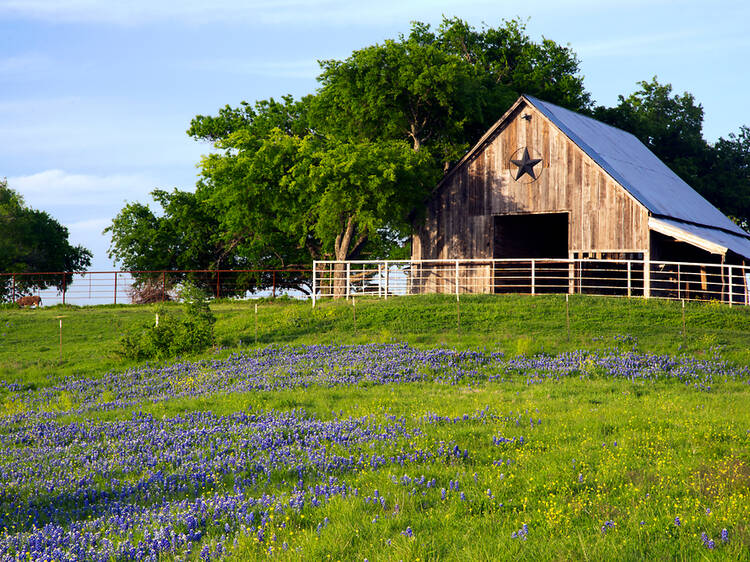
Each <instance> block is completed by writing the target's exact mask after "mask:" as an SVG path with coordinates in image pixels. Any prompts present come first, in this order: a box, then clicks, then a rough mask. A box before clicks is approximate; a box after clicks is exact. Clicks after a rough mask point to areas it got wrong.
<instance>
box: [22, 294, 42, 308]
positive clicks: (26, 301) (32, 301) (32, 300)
mask: <svg viewBox="0 0 750 562" xmlns="http://www.w3.org/2000/svg"><path fill="white" fill-rule="evenodd" d="M16 304H17V305H18V306H21V307H23V306H32V305H33V306H37V307H38V306H41V304H42V297H40V296H39V295H27V296H25V297H21V298H20V299H18V300H17V301H16Z"/></svg>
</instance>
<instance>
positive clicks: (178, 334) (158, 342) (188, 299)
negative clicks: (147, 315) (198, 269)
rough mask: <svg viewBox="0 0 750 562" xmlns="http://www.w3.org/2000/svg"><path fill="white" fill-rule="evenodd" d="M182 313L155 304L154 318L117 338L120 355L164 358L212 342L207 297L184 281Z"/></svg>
mask: <svg viewBox="0 0 750 562" xmlns="http://www.w3.org/2000/svg"><path fill="white" fill-rule="evenodd" d="M180 298H181V299H182V301H183V303H184V304H183V311H182V314H181V315H175V314H173V313H172V312H171V311H170V310H169V309H168V308H167V307H165V306H163V305H160V306H157V307H156V318H157V321H155V322H154V324H153V325H151V326H143V327H142V328H141V330H139V331H135V332H131V333H129V334H126V335H125V336H123V338H122V339H121V340H120V351H119V353H120V355H122V356H123V357H127V358H129V359H165V358H167V357H174V356H175V355H178V354H182V353H196V352H199V351H202V350H204V349H206V348H207V347H209V346H211V345H213V343H214V323H215V322H216V318H215V317H214V315H213V313H212V312H211V309H210V308H209V306H208V299H207V297H206V295H205V293H203V292H202V291H201V290H200V289H198V288H197V287H195V286H193V285H185V286H184V287H183V288H182V291H181V292H180Z"/></svg>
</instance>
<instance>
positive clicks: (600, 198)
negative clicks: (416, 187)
mask: <svg viewBox="0 0 750 562" xmlns="http://www.w3.org/2000/svg"><path fill="white" fill-rule="evenodd" d="M524 114H528V115H530V116H531V118H530V119H523V118H522V115H524ZM523 147H528V148H529V150H530V151H533V152H534V153H536V154H538V155H539V156H541V158H542V159H543V163H542V164H541V165H537V166H536V167H535V172H537V174H539V172H540V171H541V175H540V177H539V178H538V179H537V180H536V181H534V182H531V183H526V182H524V180H527V179H528V177H525V178H522V181H516V180H515V179H514V175H515V172H516V169H517V168H516V166H514V165H512V164H511V163H510V159H511V157H512V155H513V154H514V153H515V152H516V151H517V150H518V149H519V148H523ZM532 156H533V155H532ZM555 212H566V213H569V222H568V250H569V252H570V255H572V254H573V253H574V252H605V253H606V252H634V251H642V250H647V249H648V247H649V230H648V212H647V210H646V209H645V208H644V207H643V206H642V205H640V204H639V203H638V202H637V201H636V200H635V199H634V198H633V197H632V196H631V195H630V194H629V193H628V192H627V191H626V190H625V189H624V188H622V187H621V186H620V185H619V184H618V183H617V182H615V181H614V180H613V179H612V178H611V177H610V176H609V175H608V174H607V173H606V172H604V171H603V170H602V169H601V168H600V167H599V166H598V165H597V164H596V163H595V162H594V161H593V160H592V159H591V158H590V157H589V156H588V155H587V154H585V153H584V152H583V151H582V150H581V149H580V148H578V146H576V145H575V143H574V142H573V141H571V140H570V139H568V137H567V136H566V135H565V134H563V133H562V132H561V131H560V130H559V129H557V127H556V126H555V125H553V124H552V123H551V122H550V121H549V120H548V119H547V118H546V117H545V116H544V115H543V114H541V113H540V112H539V111H537V110H536V109H535V108H534V107H533V106H531V105H528V104H527V103H526V102H525V101H524V102H522V103H521V104H520V105H519V106H518V107H517V108H516V109H515V110H514V111H513V112H512V113H511V114H510V115H509V116H508V118H507V119H506V121H505V124H504V125H503V126H501V127H500V128H498V130H497V131H495V133H494V134H493V135H492V136H491V137H489V138H488V139H486V140H485V142H484V145H483V147H480V149H479V150H477V151H476V152H475V153H474V155H473V157H472V158H471V159H470V160H469V161H467V162H465V163H464V164H463V165H462V166H460V167H458V169H456V170H454V171H453V173H452V174H451V175H450V176H449V177H448V178H446V180H444V182H443V183H442V185H441V186H440V187H439V188H438V189H437V190H436V192H435V194H434V196H433V197H432V198H431V200H430V202H429V203H428V205H427V212H426V219H425V221H424V223H423V224H422V225H420V226H419V227H418V228H417V231H416V234H415V235H414V237H413V245H412V257H413V259H420V260H425V259H454V258H492V257H493V239H494V233H493V228H494V220H493V217H494V216H497V215H505V214H516V213H555Z"/></svg>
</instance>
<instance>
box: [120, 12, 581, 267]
mask: <svg viewBox="0 0 750 562" xmlns="http://www.w3.org/2000/svg"><path fill="white" fill-rule="evenodd" d="M578 64H579V63H578V59H577V57H576V56H575V54H574V53H573V52H572V51H571V50H570V49H569V48H568V47H565V46H561V45H558V44H557V43H555V42H554V41H551V40H548V39H544V40H543V41H541V42H538V43H537V42H534V41H532V40H531V39H530V38H529V37H528V36H527V35H526V33H525V29H524V26H523V24H522V23H521V22H519V21H517V20H511V21H507V22H503V24H502V25H501V26H499V27H497V28H492V27H486V26H485V27H483V28H481V29H475V28H474V27H471V26H469V25H468V24H466V23H465V22H463V21H461V20H459V19H444V20H443V22H442V24H441V25H440V26H439V27H438V28H437V29H432V28H431V27H430V26H429V25H426V24H423V23H418V22H417V23H414V24H413V25H412V28H411V31H410V33H409V34H408V35H401V36H399V37H398V38H397V39H394V40H387V41H385V42H383V43H382V44H376V45H372V46H369V47H365V48H363V49H360V50H357V51H354V52H353V53H352V54H351V55H350V56H349V57H348V58H347V59H345V60H343V61H337V60H328V61H322V62H321V63H320V65H321V74H320V76H319V77H318V81H319V83H320V87H319V88H318V90H317V91H316V92H315V93H314V94H312V95H309V96H305V97H303V98H301V99H298V100H296V99H293V98H292V97H290V96H284V97H282V98H281V99H280V100H275V99H269V100H263V101H259V102H256V103H254V104H249V103H246V102H243V103H241V104H240V105H239V106H238V107H230V106H226V107H224V108H222V109H220V110H219V112H218V113H217V114H216V115H213V116H204V115H198V116H196V117H195V118H194V119H193V121H192V123H191V125H190V128H189V130H188V134H189V135H191V136H192V137H193V138H195V139H196V140H199V141H206V142H210V143H212V145H213V147H214V149H215V150H214V151H213V152H211V153H210V154H208V155H207V156H205V157H204V158H203V159H202V161H201V164H200V168H201V178H200V181H199V182H198V186H197V189H196V191H195V194H194V195H189V196H188V195H184V194H179V193H178V192H174V193H172V194H170V195H169V196H168V198H166V199H165V195H164V194H163V192H155V193H154V196H155V199H156V200H157V202H158V203H159V204H161V205H162V207H164V210H165V213H164V215H163V216H162V217H160V218H158V219H157V218H156V217H155V216H154V215H153V214H152V213H151V212H150V211H149V210H148V209H147V208H146V207H145V206H144V205H141V204H139V203H131V204H129V205H128V206H126V207H125V208H124V209H123V210H122V211H121V212H120V214H119V215H118V216H117V217H116V218H115V219H114V221H113V224H112V226H111V227H110V228H109V229H108V231H109V232H111V234H112V246H111V249H110V254H111V256H112V257H114V258H115V259H117V260H119V261H121V262H122V263H123V264H124V265H125V266H126V267H129V268H134V266H138V268H146V266H149V267H147V268H148V269H161V268H166V267H167V266H168V265H178V262H179V260H180V259H182V258H179V257H177V256H178V254H180V253H181V252H183V251H185V250H184V248H185V243H190V240H185V239H184V236H183V235H182V234H180V231H181V230H182V229H183V228H184V224H182V223H183V222H184V221H185V220H186V218H185V215H186V214H187V212H182V213H178V212H177V207H178V206H184V208H185V209H186V210H187V211H190V212H196V216H198V217H203V216H206V221H205V226H206V227H207V228H206V230H207V232H206V235H205V236H197V237H195V239H193V240H192V242H194V243H195V247H191V251H189V252H188V255H189V256H190V260H197V261H191V266H192V267H198V266H199V265H201V266H202V267H206V268H214V267H218V266H219V264H220V262H219V261H217V257H218V256H222V259H223V260H224V261H223V262H222V263H223V265H229V264H231V263H244V264H247V265H248V266H253V267H266V268H270V267H286V266H301V265H302V266H309V264H310V262H311V261H312V260H313V259H321V258H333V259H338V260H344V259H352V258H357V257H370V258H384V257H389V256H390V257H394V256H395V257H399V256H403V255H405V253H406V252H405V242H406V240H407V239H408V236H409V234H410V233H411V226H412V222H413V220H414V218H415V217H417V216H419V213H420V212H421V211H422V208H423V204H424V201H425V200H426V199H427V197H428V195H429V193H430V190H431V189H432V188H433V187H434V185H435V184H436V182H437V181H438V180H439V178H440V177H441V175H442V173H443V171H444V170H445V169H447V168H448V167H449V166H450V164H451V163H453V162H455V161H457V160H458V159H459V158H460V157H461V156H462V154H463V153H464V152H465V151H466V150H467V148H468V147H469V145H470V143H472V142H474V141H475V140H476V139H477V138H478V136H479V135H481V133H482V132H484V130H485V129H487V128H488V127H489V126H490V125H491V124H492V123H493V122H494V121H495V120H496V119H497V118H498V117H499V116H500V115H502V113H503V112H504V111H505V110H507V109H508V108H509V107H510V105H511V104H512V103H513V102H514V101H515V100H516V98H517V97H518V95H519V94H520V93H521V92H527V93H531V94H536V95H540V96H543V97H545V98H546V99H550V100H552V101H554V102H556V103H560V104H562V105H565V106H566V107H570V108H571V109H575V110H579V111H580V110H585V109H587V108H588V107H589V105H590V100H589V95H588V94H587V93H586V91H585V90H584V87H583V79H582V77H581V76H580V74H579V73H578ZM165 204H166V206H165ZM196 205H197V207H196ZM198 207H200V209H198ZM177 215H181V216H182V217H183V218H179V217H178V216H177ZM196 220H202V219H196ZM197 231H200V228H198V229H197ZM175 260H177V261H175Z"/></svg>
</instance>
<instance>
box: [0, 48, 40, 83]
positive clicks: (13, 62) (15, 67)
mask: <svg viewBox="0 0 750 562" xmlns="http://www.w3.org/2000/svg"><path fill="white" fill-rule="evenodd" d="M50 68H52V62H51V59H50V58H49V57H46V56H44V55H40V54H36V53H25V54H21V55H13V56H8V57H3V58H0V74H3V75H6V78H7V75H8V74H24V75H26V76H28V75H31V74H39V73H41V72H46V71H48V70H49V69H50Z"/></svg>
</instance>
